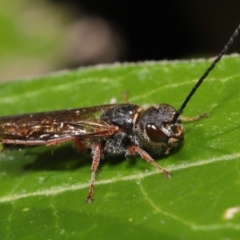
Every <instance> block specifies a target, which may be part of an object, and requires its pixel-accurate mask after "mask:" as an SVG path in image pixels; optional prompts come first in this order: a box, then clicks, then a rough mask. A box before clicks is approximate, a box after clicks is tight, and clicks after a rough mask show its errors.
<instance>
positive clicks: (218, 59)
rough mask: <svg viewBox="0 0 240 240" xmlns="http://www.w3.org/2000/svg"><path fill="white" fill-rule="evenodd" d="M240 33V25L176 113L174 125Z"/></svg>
mask: <svg viewBox="0 0 240 240" xmlns="http://www.w3.org/2000/svg"><path fill="white" fill-rule="evenodd" d="M239 31H240V24H239V25H238V27H237V28H236V29H235V31H234V33H233V35H232V36H231V37H230V39H229V40H228V42H227V44H226V45H225V46H224V48H223V50H222V51H221V52H220V53H219V54H218V56H217V57H216V58H215V59H214V60H213V62H212V64H211V65H210V66H209V67H208V69H207V70H206V71H205V72H204V73H203V75H202V76H201V77H200V78H199V80H198V81H197V83H196V84H195V86H194V87H193V88H192V90H191V92H190V93H189V94H188V96H187V97H186V99H185V100H184V102H183V104H182V106H181V107H180V108H179V109H178V110H177V111H176V113H175V115H174V117H173V120H172V123H176V121H177V119H178V117H179V116H180V115H181V114H182V112H183V110H184V108H185V107H186V105H187V104H188V102H189V101H190V99H191V98H192V96H193V94H194V93H195V92H196V90H197V89H198V87H199V86H200V85H201V84H202V82H203V80H204V79H205V78H206V77H207V76H208V74H209V73H210V72H211V71H212V70H213V69H214V67H215V65H216V64H217V63H218V62H219V61H220V60H221V58H222V56H223V55H224V54H225V53H226V52H227V51H228V48H229V47H230V46H231V45H232V43H233V41H234V40H235V38H236V37H237V35H238V33H239Z"/></svg>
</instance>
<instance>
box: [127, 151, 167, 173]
mask: <svg viewBox="0 0 240 240" xmlns="http://www.w3.org/2000/svg"><path fill="white" fill-rule="evenodd" d="M128 152H129V153H130V154H131V155H132V154H134V153H138V154H139V155H140V156H141V157H142V158H143V159H144V160H146V161H147V162H149V163H151V164H152V165H153V166H154V167H155V168H157V169H158V170H160V171H161V172H163V173H164V174H165V176H166V177H171V174H170V172H168V171H167V170H166V169H164V168H163V167H161V166H160V165H158V164H157V163H156V162H155V161H154V159H153V158H152V157H151V156H150V155H149V154H148V153H147V152H145V151H144V150H143V149H141V148H140V147H137V146H130V147H129V148H128Z"/></svg>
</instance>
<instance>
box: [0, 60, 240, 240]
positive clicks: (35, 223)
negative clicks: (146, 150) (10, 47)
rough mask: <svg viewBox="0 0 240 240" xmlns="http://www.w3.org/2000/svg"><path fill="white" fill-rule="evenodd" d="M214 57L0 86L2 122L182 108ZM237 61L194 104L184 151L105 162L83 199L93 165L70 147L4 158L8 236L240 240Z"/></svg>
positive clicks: (226, 63)
mask: <svg viewBox="0 0 240 240" xmlns="http://www.w3.org/2000/svg"><path fill="white" fill-rule="evenodd" d="M210 62H211V60H201V61H186V62H177V61H176V62H159V63H158V62H152V63H151V62H150V63H141V64H140V63H139V64H123V65H120V64H119V65H118V64H116V65H110V66H99V67H93V68H83V69H79V70H76V71H69V72H68V71H66V72H60V73H57V74H53V75H49V76H45V77H41V78H38V79H28V80H23V81H19V82H12V83H6V84H2V85H1V97H0V106H1V115H2V116H4V115H11V114H20V113H26V112H39V111H48V110H58V109H65V108H77V107H86V106H94V105H101V104H106V103H109V101H110V100H111V99H113V98H117V99H118V102H121V101H122V96H121V93H122V92H123V91H125V90H127V91H128V92H129V102H134V103H136V104H139V105H142V104H146V103H149V104H153V103H168V104H170V105H172V106H174V107H175V108H178V107H180V105H181V103H182V102H183V100H184V99H185V97H186V96H187V94H188V93H189V91H190V90H191V88H192V87H193V85H194V83H195V82H196V81H197V79H198V78H199V77H200V76H201V74H202V73H203V72H204V70H205V69H206V68H207V67H208V66H209V64H210ZM239 65H240V57H239V56H232V57H225V58H224V59H222V60H221V62H220V63H219V64H218V65H217V67H216V69H214V71H213V72H212V73H211V74H210V76H209V77H208V78H207V79H206V81H205V82H204V83H203V85H202V86H201V87H200V88H199V89H198V91H197V92H196V94H195V95H194V96H193V98H192V100H191V101H190V103H189V104H188V105H187V107H186V109H185V111H184V116H196V115H199V114H201V113H203V112H208V113H209V117H208V118H205V119H202V120H200V121H195V122H189V123H186V124H185V140H184V143H183V145H182V146H181V147H180V148H178V149H177V150H176V151H174V152H172V153H171V154H170V155H169V156H167V157H161V156H160V157H158V158H157V159H156V161H157V162H158V164H160V165H161V166H163V167H164V168H166V169H168V170H170V171H171V172H172V174H173V176H172V178H170V179H167V178H165V177H164V175H163V174H161V173H159V172H158V171H157V170H156V169H154V168H153V167H152V165H150V164H148V163H147V162H146V161H144V160H142V159H141V158H137V159H136V161H133V160H125V159H124V158H123V157H122V158H119V157H118V158H114V157H112V158H108V159H105V160H102V161H101V163H100V164H101V167H100V169H99V172H98V174H97V182H96V192H95V201H94V202H93V203H91V204H87V203H86V202H85V198H86V195H87V192H88V187H89V181H90V167H91V158H90V157H88V156H86V155H84V154H82V153H79V152H77V151H76V150H75V149H74V148H73V146H72V144H71V143H70V144H64V145H62V146H56V147H38V148H31V149H26V150H24V151H21V152H19V151H4V152H1V153H0V169H1V182H0V205H1V218H0V235H1V238H2V239H146V238H150V239H239V235H240V223H239V222H240V190H239V189H240V167H239V158H240V151H239V141H238V137H239V136H240V123H239V115H240V113H239V109H238V107H237V104H239V96H240V91H239V87H238V86H239V82H240V73H239Z"/></svg>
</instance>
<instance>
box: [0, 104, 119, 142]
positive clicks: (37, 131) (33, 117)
mask: <svg viewBox="0 0 240 240" xmlns="http://www.w3.org/2000/svg"><path fill="white" fill-rule="evenodd" d="M114 106H116V105H102V106H95V107H88V108H79V109H70V110H62V111H54V112H44V113H34V114H23V115H16V116H10V117H1V118H0V141H3V140H4V139H14V140H28V141H29V140H37V139H38V140H43V141H46V140H50V139H57V138H62V137H65V136H78V137H79V138H80V139H81V138H82V139H84V138H88V137H93V136H101V135H104V136H107V134H108V130H109V129H110V128H111V126H110V125H109V124H107V123H105V122H103V121H101V120H100V116H101V115H102V114H103V113H104V112H105V111H106V110H108V109H110V108H112V107H114ZM111 134H112V133H110V132H109V134H108V135H111Z"/></svg>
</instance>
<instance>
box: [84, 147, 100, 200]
mask: <svg viewBox="0 0 240 240" xmlns="http://www.w3.org/2000/svg"><path fill="white" fill-rule="evenodd" d="M101 155H102V146H101V145H100V144H98V145H97V146H96V148H95V149H94V155H93V161H92V167H91V170H92V175H91V182H90V188H89V192H88V196H87V199H86V201H87V202H89V203H90V202H92V201H93V198H92V197H93V192H94V184H95V174H96V171H97V169H98V165H99V162H100V158H101Z"/></svg>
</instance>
